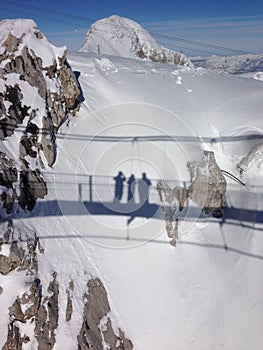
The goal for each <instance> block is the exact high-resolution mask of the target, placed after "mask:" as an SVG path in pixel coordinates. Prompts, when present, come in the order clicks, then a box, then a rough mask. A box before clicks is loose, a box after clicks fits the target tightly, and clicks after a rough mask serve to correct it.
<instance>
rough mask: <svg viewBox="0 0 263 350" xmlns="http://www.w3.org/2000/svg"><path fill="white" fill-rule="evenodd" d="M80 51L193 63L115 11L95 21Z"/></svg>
mask: <svg viewBox="0 0 263 350" xmlns="http://www.w3.org/2000/svg"><path fill="white" fill-rule="evenodd" d="M80 51H81V52H92V53H101V54H104V55H105V54H106V55H114V56H119V57H127V58H141V59H147V60H150V61H154V62H161V63H171V64H178V65H182V66H192V64H191V61H190V60H189V59H188V58H187V57H186V56H185V55H183V54H181V53H177V52H175V51H172V50H169V49H167V48H164V47H162V46H160V45H159V44H158V43H157V42H156V40H155V39H154V38H153V37H152V36H151V35H150V33H149V32H148V31H147V30H145V29H144V28H143V27H142V26H141V25H140V24H138V23H136V22H134V21H133V20H131V19H128V18H123V17H120V16H117V15H114V16H110V17H108V18H104V19H101V20H98V21H96V22H95V23H94V24H93V25H92V26H91V27H90V29H89V31H88V32H87V35H86V39H85V41H84V43H83V45H82V47H81V48H80Z"/></svg>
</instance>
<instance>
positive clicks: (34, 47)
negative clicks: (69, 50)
mask: <svg viewBox="0 0 263 350" xmlns="http://www.w3.org/2000/svg"><path fill="white" fill-rule="evenodd" d="M23 47H30V50H31V52H32V51H33V52H34V55H35V56H37V57H41V59H42V66H43V67H50V66H51V65H52V64H53V63H54V61H57V58H62V57H63V56H64V55H65V52H66V46H62V47H55V46H54V45H52V44H51V43H50V42H49V41H48V39H47V38H46V37H45V36H44V35H43V34H42V33H41V32H40V31H39V29H38V27H37V25H36V23H35V22H34V21H33V20H31V19H24V18H23V19H20V18H18V19H6V20H3V21H0V55H2V54H4V53H5V51H7V52H9V53H14V54H15V56H16V55H18V54H19V53H20V51H21V49H22V48H23ZM57 63H59V62H57Z"/></svg>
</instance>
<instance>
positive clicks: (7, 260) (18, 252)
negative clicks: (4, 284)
mask: <svg viewBox="0 0 263 350" xmlns="http://www.w3.org/2000/svg"><path fill="white" fill-rule="evenodd" d="M24 256H25V250H24V249H23V248H22V247H19V246H18V243H17V241H13V242H12V243H11V246H10V253H9V256H5V255H1V254H0V273H1V274H2V275H6V274H8V273H9V272H10V271H13V270H15V269H16V268H17V267H18V266H20V265H22V261H23V258H24Z"/></svg>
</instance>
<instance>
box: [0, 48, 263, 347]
mask: <svg viewBox="0 0 263 350" xmlns="http://www.w3.org/2000/svg"><path fill="white" fill-rule="evenodd" d="M69 62H70V65H71V66H72V68H73V70H76V71H79V72H80V73H81V74H80V78H79V79H80V84H81V87H82V89H83V93H84V97H85V102H84V105H83V106H82V107H81V109H80V112H79V113H78V115H77V117H76V118H71V119H70V125H69V126H68V125H66V124H65V125H64V126H63V127H62V129H61V131H60V133H59V137H58V159H57V162H56V164H55V165H54V167H53V169H47V170H46V174H45V177H46V178H47V179H48V186H49V194H48V196H47V198H46V199H45V200H40V201H39V203H38V204H37V206H36V208H35V211H34V212H33V214H32V215H30V214H29V213H27V214H25V215H24V217H23V215H21V217H20V218H17V219H15V220H14V223H15V226H16V227H23V230H25V231H26V230H35V231H36V232H37V235H38V236H39V237H40V242H41V244H42V245H43V246H44V249H45V254H43V255H41V256H40V261H39V276H40V278H41V282H42V285H43V286H46V287H47V286H48V284H49V282H50V280H51V278H52V277H51V274H52V273H53V272H54V270H55V271H57V272H58V275H57V280H58V283H59V286H60V293H59V306H60V309H61V310H65V305H66V299H67V294H66V290H67V288H68V284H69V281H71V280H74V291H73V293H72V295H73V315H72V319H71V321H70V322H68V323H66V322H65V319H64V318H63V316H61V317H60V318H59V327H58V330H57V332H56V334H57V336H56V340H57V343H56V348H58V349H60V348H63V347H64V348H70V349H71V348H76V337H77V334H78V333H79V330H80V328H81V324H82V313H83V307H84V301H83V298H82V296H83V295H84V293H85V291H86V288H87V282H88V280H89V279H90V278H92V277H99V278H101V280H102V281H103V283H104V285H105V288H106V289H107V291H108V296H109V301H110V306H111V313H110V316H111V317H112V318H113V325H118V326H119V327H120V328H121V329H123V330H124V331H125V334H126V336H127V337H129V338H130V339H131V340H132V342H133V344H134V346H135V349H136V350H137V349H138V350H140V349H142V350H143V349H151V350H155V349H156V350H157V349H173V348H179V349H186V350H196V349H220V350H221V349H224V350H228V349H230V348H231V350H240V349H253V350H259V349H261V347H262V342H263V335H262V329H261V328H262V327H261V325H262V322H263V302H262V289H263V280H262V278H261V276H262V256H263V254H262V252H263V236H262V229H263V225H262V220H261V221H260V220H256V219H257V218H260V216H262V210H263V205H262V194H263V191H262V190H263V188H262V186H261V183H262V173H263V165H262V160H257V161H255V163H253V164H252V165H251V168H249V169H248V170H247V172H246V173H245V174H244V176H246V182H247V185H248V186H247V188H246V189H245V188H244V189H243V188H242V187H240V186H239V185H237V184H236V183H233V182H231V181H232V180H229V179H227V181H228V186H229V187H228V188H229V191H228V192H227V201H228V206H229V208H230V209H232V210H233V209H235V208H237V209H238V210H240V212H239V211H238V214H237V215H238V216H237V218H236V219H233V218H231V216H230V217H229V218H228V217H226V218H223V219H222V220H220V219H219V220H217V219H214V218H212V217H208V216H207V217H205V216H203V217H202V218H200V219H198V218H197V217H196V216H193V217H191V215H190V214H191V213H190V209H191V208H189V211H188V214H189V215H188V217H187V215H186V218H185V219H183V218H182V220H180V222H179V241H178V243H177V247H176V248H174V247H172V246H170V245H169V239H168V238H167V235H166V232H165V223H164V220H160V219H158V217H159V216H158V215H159V214H158V215H157V214H156V216H155V217H148V218H146V217H135V218H134V219H133V220H132V221H131V223H130V225H128V224H127V220H128V219H129V218H130V217H129V216H125V215H122V216H121V215H120V216H113V215H92V213H90V212H89V209H88V208H87V207H86V206H85V205H84V203H83V201H88V200H89V195H90V192H89V187H88V183H89V176H93V181H94V190H93V193H92V194H93V196H94V197H93V201H102V202H103V203H104V204H105V205H106V206H110V205H111V204H112V199H113V191H114V181H113V179H112V177H113V176H115V175H116V174H117V173H118V171H120V170H121V171H123V173H124V174H125V175H126V176H127V177H128V176H129V175H130V174H131V173H133V174H135V177H136V178H137V179H138V178H140V177H141V174H142V172H146V173H147V176H148V178H150V179H151V180H152V182H153V185H152V187H151V192H150V195H151V197H150V202H151V203H156V204H158V203H159V201H158V195H157V191H156V190H155V186H156V181H157V180H158V179H164V180H167V181H168V180H169V182H168V183H169V185H171V186H172V187H173V186H175V185H177V184H178V183H183V182H187V181H189V174H188V171H187V166H186V164H187V162H188V161H200V160H201V157H202V155H203V150H209V151H214V152H215V157H216V160H217V162H218V164H219V166H220V167H221V168H222V169H224V170H226V171H229V172H231V173H234V174H235V175H237V176H238V171H237V169H236V167H237V164H238V162H240V161H241V159H242V158H243V157H244V156H246V155H247V154H248V152H249V151H250V150H251V149H252V148H253V147H256V146H257V145H260V144H261V143H262V139H260V138H253V137H251V135H255V134H257V135H262V108H263V90H262V85H261V82H258V81H255V80H253V79H244V78H241V77H237V76H233V75H230V74H227V73H224V72H212V71H209V70H205V69H202V68H199V69H189V68H185V67H181V68H179V67H178V69H175V67H174V66H170V65H162V64H156V63H152V62H148V61H140V60H136V59H125V58H120V57H119V58H118V57H114V56H110V55H105V54H104V53H103V54H101V55H98V54H88V53H85V52H83V53H80V52H79V53H73V52H71V53H70V55H69ZM120 81H121V82H122V83H121V84H120V83H119V82H120ZM179 82H180V83H179ZM118 138H119V139H118ZM80 189H82V196H83V197H82V200H80V192H79V191H80ZM125 191H126V188H125ZM126 196H127V192H125V193H124V197H123V200H122V201H121V204H120V206H119V209H120V210H125V209H124V208H125V202H126ZM54 199H57V200H58V205H59V209H60V211H61V212H62V214H63V215H56V210H57V209H56V208H55V206H53V204H52V201H53V200H54ZM136 201H137V202H138V197H136ZM189 204H190V205H191V202H189ZM45 205H46V207H44V206H45ZM231 206H232V207H231ZM233 206H234V208H233ZM230 209H229V210H230ZM248 209H251V210H252V211H253V213H254V214H255V220H254V221H251V222H250V221H246V215H248V213H247V212H246V211H247V210H248ZM242 210H243V211H242ZM256 211H257V212H256ZM34 215H35V216H34ZM226 246H227V249H226ZM19 276H20V277H17V276H16V278H20V279H21V286H22V284H23V278H22V277H21V274H20V275H19ZM11 277H12V278H13V275H12V276H11V275H10V276H8V281H9V282H8V283H9V284H8V283H7V284H6V282H5V281H3V282H2V281H1V282H0V285H4V288H5V289H6V292H5V293H6V294H4V295H3V296H2V295H1V296H0V303H1V310H3V315H4V316H3V317H2V319H1V322H2V324H1V325H2V326H3V327H1V329H5V325H6V320H7V314H8V310H7V309H6V306H7V305H11V303H12V301H13V300H14V299H15V296H16V294H17V290H18V289H19V286H18V289H16V290H15V291H14V292H13V294H12V295H11V296H9V295H8V292H9V291H10V290H11V288H12V285H13V283H14V282H12V283H11ZM43 293H44V295H43V296H45V293H46V289H45V288H43ZM101 322H102V323H101V326H103V320H102V321H101ZM25 327H26V326H25ZM115 327H116V326H115ZM5 337H6V332H3V333H2V334H1V336H0V340H1V342H0V346H2V345H3V343H4V340H5ZM104 348H106V345H105V344H104Z"/></svg>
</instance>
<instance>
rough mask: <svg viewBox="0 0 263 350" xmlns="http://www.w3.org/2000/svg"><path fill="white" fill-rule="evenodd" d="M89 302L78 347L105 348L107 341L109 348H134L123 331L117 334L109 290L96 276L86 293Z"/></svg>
mask: <svg viewBox="0 0 263 350" xmlns="http://www.w3.org/2000/svg"><path fill="white" fill-rule="evenodd" d="M85 298H86V299H87V302H86V304H85V308H84V315H83V324H82V328H81V331H80V334H79V336H78V349H79V350H86V349H98V350H100V349H103V342H106V343H107V345H108V346H109V349H124V350H127V349H128V350H130V349H133V345H132V343H131V341H130V340H128V339H127V338H125V336H124V334H123V332H121V333H120V332H119V334H117V335H116V334H115V333H114V331H113V328H112V324H111V320H110V318H109V316H108V313H109V311H110V307H109V302H108V297H107V292H106V290H105V288H104V286H103V284H102V283H101V281H100V280H99V279H98V278H96V279H92V280H90V281H89V282H88V292H87V294H86V295H85Z"/></svg>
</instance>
